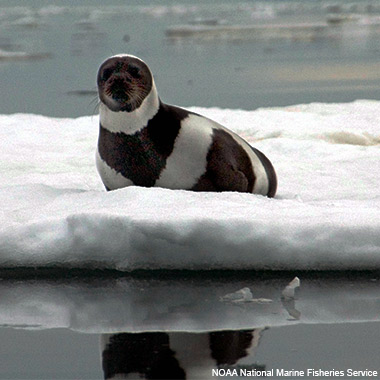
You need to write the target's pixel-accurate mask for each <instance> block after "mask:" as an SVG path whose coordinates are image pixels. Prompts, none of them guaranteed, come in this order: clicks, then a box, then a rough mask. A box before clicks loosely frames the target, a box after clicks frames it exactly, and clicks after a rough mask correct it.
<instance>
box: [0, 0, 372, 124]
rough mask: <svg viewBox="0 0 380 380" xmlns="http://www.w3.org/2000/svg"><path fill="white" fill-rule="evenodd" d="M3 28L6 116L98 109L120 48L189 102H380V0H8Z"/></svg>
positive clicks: (0, 16) (172, 97) (171, 94)
mask: <svg viewBox="0 0 380 380" xmlns="http://www.w3.org/2000/svg"><path fill="white" fill-rule="evenodd" d="M230 27H232V28H234V29H233V30H231V29H229V28H230ZM247 27H248V28H249V29H248V30H247V29H246V30H244V29H243V31H242V30H241V29H242V28H247ZM189 29H190V33H188V31H189ZM200 29H201V32H200V31H199V30H200ZM202 29H203V31H202ZM0 31H1V34H0V78H1V89H2V97H1V102H0V112H1V113H14V112H31V113H38V114H44V115H51V116H65V117H76V116H80V115H91V114H94V113H96V102H97V101H96V85H95V78H96V72H97V69H98V67H99V65H100V63H101V62H102V61H103V60H104V59H105V58H106V57H108V56H111V55H113V54H117V53H121V52H124V53H130V54H134V55H137V56H139V57H141V58H143V59H144V60H145V61H146V62H147V63H148V64H149V66H150V67H151V69H152V71H153V73H154V75H155V78H156V82H157V86H158V90H159V94H160V96H161V98H162V99H163V100H164V101H166V102H168V103H173V104H177V105H181V106H205V107H223V108H242V109H250V110H251V109H256V108H258V107H272V106H284V105H289V104H296V103H309V102H346V101H352V100H355V99H358V98H367V99H368V98H369V99H380V74H379V69H378V68H379V63H380V39H379V33H380V3H379V2H378V1H377V0H369V1H364V0H363V1H360V0H356V1H350V2H346V1H344V0H337V1H332V0H319V1H314V0H294V1H292V0H283V1H279V0H278V1H276V0H272V1H254V0H251V1H240V0H236V1H226V0H220V1H216V0H213V1H212V0H205V1H200V0H182V1H170V0H165V1H164V0H159V1H154V2H151V1H145V0H143V1H137V0H133V1H131V0H130V1H116V0H112V1H109V2H107V4H105V3H104V2H102V1H84V0H80V1H76V2H75V3H74V4H68V3H67V2H66V1H59V0H55V1H43V0H40V1H37V0H31V1H28V2H25V1H17V0H16V1H9V0H2V1H0ZM184 31H185V32H186V31H187V33H184Z"/></svg>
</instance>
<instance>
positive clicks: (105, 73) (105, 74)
mask: <svg viewBox="0 0 380 380" xmlns="http://www.w3.org/2000/svg"><path fill="white" fill-rule="evenodd" d="M112 73H113V69H110V68H108V69H104V70H103V73H102V81H104V82H105V81H106V80H107V79H109V77H110V76H111V75H112Z"/></svg>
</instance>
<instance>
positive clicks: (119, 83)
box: [97, 55, 153, 112]
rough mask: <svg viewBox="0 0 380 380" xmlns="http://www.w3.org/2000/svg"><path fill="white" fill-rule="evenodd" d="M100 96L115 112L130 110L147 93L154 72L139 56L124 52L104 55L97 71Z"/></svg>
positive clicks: (139, 104) (138, 103) (151, 84)
mask: <svg viewBox="0 0 380 380" xmlns="http://www.w3.org/2000/svg"><path fill="white" fill-rule="evenodd" d="M97 84H98V89H99V97H100V100H101V101H102V102H103V103H104V104H105V105H106V106H107V107H108V108H109V109H110V110H111V111H114V112H119V111H124V112H132V111H134V110H136V109H137V108H139V107H140V106H141V104H142V102H143V101H144V99H145V98H146V96H147V95H148V94H149V93H150V91H151V89H152V86H153V76H152V73H151V72H150V70H149V68H148V66H147V65H146V64H145V63H144V62H143V61H142V60H140V59H139V58H137V57H134V56H130V55H124V56H122V55H121V56H114V57H111V58H109V59H107V60H106V61H105V62H103V64H102V65H101V66H100V68H99V71H98V78H97Z"/></svg>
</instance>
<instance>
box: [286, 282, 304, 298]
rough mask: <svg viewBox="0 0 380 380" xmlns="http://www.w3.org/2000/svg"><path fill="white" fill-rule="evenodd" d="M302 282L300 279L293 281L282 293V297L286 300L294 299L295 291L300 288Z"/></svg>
mask: <svg viewBox="0 0 380 380" xmlns="http://www.w3.org/2000/svg"><path fill="white" fill-rule="evenodd" d="M300 284H301V282H300V279H299V278H298V277H294V279H293V280H292V281H290V282H289V284H288V285H287V286H286V287H285V289H284V290H283V291H282V297H283V298H285V299H289V298H294V291H295V289H296V288H298V287H299V286H300Z"/></svg>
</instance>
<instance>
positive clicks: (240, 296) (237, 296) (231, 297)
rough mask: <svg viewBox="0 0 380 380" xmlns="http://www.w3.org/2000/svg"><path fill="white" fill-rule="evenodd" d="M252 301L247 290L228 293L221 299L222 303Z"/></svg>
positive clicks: (250, 293)
mask: <svg viewBox="0 0 380 380" xmlns="http://www.w3.org/2000/svg"><path fill="white" fill-rule="evenodd" d="M252 299H253V296H252V292H251V290H250V289H249V288H242V289H240V290H238V291H236V292H234V293H228V294H226V295H225V296H223V297H221V300H222V301H228V302H249V301H251V300H252Z"/></svg>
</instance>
